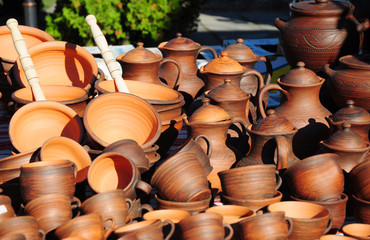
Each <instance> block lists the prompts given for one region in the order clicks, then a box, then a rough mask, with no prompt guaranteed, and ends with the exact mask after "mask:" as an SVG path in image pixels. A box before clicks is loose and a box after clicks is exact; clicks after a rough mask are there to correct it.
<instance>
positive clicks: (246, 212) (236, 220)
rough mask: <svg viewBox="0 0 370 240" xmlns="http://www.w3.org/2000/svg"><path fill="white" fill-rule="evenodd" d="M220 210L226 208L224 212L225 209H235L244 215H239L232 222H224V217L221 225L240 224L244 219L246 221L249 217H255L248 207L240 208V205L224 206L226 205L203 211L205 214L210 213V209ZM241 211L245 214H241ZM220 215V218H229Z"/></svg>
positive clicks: (254, 213)
mask: <svg viewBox="0 0 370 240" xmlns="http://www.w3.org/2000/svg"><path fill="white" fill-rule="evenodd" d="M220 208H226V211H227V208H237V209H238V210H239V211H240V213H244V214H242V215H240V216H239V218H236V219H233V220H226V221H225V217H224V218H223V223H229V224H234V223H238V222H241V221H243V220H244V219H247V218H250V217H253V216H255V215H256V212H255V211H253V210H252V209H250V208H249V207H246V206H240V205H234V204H226V205H219V206H212V207H210V208H208V209H207V210H205V212H212V209H220ZM210 209H211V210H210ZM243 211H245V212H243ZM215 213H219V212H215ZM220 214H221V213H220ZM221 215H222V216H229V215H227V214H225V215H223V214H221Z"/></svg>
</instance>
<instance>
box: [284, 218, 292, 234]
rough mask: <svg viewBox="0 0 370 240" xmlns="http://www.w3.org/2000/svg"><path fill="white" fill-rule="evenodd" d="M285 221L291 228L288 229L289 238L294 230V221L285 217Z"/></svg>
mask: <svg viewBox="0 0 370 240" xmlns="http://www.w3.org/2000/svg"><path fill="white" fill-rule="evenodd" d="M285 221H287V222H288V224H289V227H288V236H289V235H290V234H291V233H292V230H293V221H292V219H291V218H290V217H285Z"/></svg>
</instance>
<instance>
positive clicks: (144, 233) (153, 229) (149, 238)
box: [114, 219, 175, 240]
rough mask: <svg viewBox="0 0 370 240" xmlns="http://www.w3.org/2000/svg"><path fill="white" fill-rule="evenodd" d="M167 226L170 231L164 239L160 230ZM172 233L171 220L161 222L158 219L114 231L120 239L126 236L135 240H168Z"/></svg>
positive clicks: (173, 229) (173, 227)
mask: <svg viewBox="0 0 370 240" xmlns="http://www.w3.org/2000/svg"><path fill="white" fill-rule="evenodd" d="M167 225H169V226H170V228H171V230H170V231H169V233H168V235H167V236H165V238H164V236H163V232H162V229H163V228H164V227H165V226H167ZM174 231H175V225H174V223H173V222H172V221H171V220H165V221H164V222H162V221H161V220H159V219H151V220H144V221H141V222H137V223H132V224H128V225H126V226H123V227H120V228H118V229H116V230H115V231H114V234H115V235H117V236H119V237H120V238H121V237H125V236H127V235H134V236H135V237H136V239H139V240H157V239H164V240H168V239H170V237H171V236H172V235H173V232H174ZM124 239H125V238H124Z"/></svg>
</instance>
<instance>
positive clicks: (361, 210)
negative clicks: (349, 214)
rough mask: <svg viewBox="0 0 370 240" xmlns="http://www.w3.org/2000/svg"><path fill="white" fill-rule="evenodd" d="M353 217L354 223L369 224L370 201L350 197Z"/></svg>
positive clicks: (353, 196)
mask: <svg viewBox="0 0 370 240" xmlns="http://www.w3.org/2000/svg"><path fill="white" fill-rule="evenodd" d="M351 197H352V199H351V200H352V203H353V215H354V217H355V220H356V222H359V223H366V224H370V201H366V200H363V199H360V198H358V197H356V196H355V195H352V196H351Z"/></svg>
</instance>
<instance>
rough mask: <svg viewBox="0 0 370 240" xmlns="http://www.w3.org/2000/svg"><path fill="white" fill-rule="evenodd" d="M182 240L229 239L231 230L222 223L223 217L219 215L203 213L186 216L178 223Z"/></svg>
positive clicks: (232, 232) (232, 231)
mask: <svg viewBox="0 0 370 240" xmlns="http://www.w3.org/2000/svg"><path fill="white" fill-rule="evenodd" d="M179 226H180V228H181V231H182V239H184V240H190V239H214V240H221V239H225V240H226V239H231V237H232V236H233V234H234V230H233V228H232V227H231V226H230V224H228V223H223V216H222V215H221V214H219V213H214V212H205V213H199V214H196V215H192V216H188V217H186V218H184V219H182V220H181V221H180V222H179Z"/></svg>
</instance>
